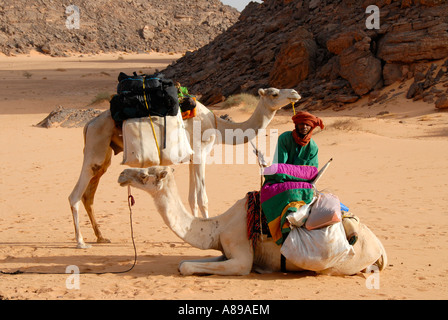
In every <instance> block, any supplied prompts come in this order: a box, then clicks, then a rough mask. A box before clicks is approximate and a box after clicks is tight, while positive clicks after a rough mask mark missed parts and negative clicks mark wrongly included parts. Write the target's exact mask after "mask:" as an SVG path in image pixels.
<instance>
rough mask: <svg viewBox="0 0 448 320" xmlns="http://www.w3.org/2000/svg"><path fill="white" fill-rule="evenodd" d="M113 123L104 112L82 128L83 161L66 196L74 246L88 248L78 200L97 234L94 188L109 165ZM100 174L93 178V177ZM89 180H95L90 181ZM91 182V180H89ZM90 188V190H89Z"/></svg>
mask: <svg viewBox="0 0 448 320" xmlns="http://www.w3.org/2000/svg"><path fill="white" fill-rule="evenodd" d="M113 128H114V123H113V120H112V118H110V115H108V114H107V113H103V114H101V115H100V116H98V117H97V118H95V119H94V120H92V121H91V122H89V123H88V124H87V125H86V126H85V128H84V140H85V145H84V160H83V164H82V169H81V173H80V176H79V179H78V181H77V183H76V185H75V187H74V189H73V191H72V192H71V194H70V196H69V198H68V199H69V203H70V208H71V211H72V215H73V223H74V226H75V237H76V242H77V248H88V247H90V245H87V244H86V243H85V242H84V239H83V237H82V234H81V230H80V227H79V207H80V203H81V202H83V203H84V205H85V204H87V208H86V210H90V211H88V213H89V212H90V213H89V217H90V220H91V221H92V220H93V223H92V224H94V231H95V234H96V235H97V237H98V234H99V235H101V233H98V232H99V230H98V226H97V225H96V222H95V218H93V219H92V217H93V211H92V210H91V208H92V204H93V197H94V194H95V190H96V188H97V185H98V182H99V178H100V177H101V175H102V174H104V172H105V171H106V169H107V167H108V166H109V164H110V158H111V149H110V147H109V146H110V143H111V138H112V134H113V130H114V129H113ZM98 173H101V174H100V175H99V176H98V178H97V179H96V180H95V179H94V177H95V176H97V175H98ZM92 179H94V180H93V181H92ZM92 182H93V183H92ZM92 191H93V192H92ZM86 192H87V193H86Z"/></svg>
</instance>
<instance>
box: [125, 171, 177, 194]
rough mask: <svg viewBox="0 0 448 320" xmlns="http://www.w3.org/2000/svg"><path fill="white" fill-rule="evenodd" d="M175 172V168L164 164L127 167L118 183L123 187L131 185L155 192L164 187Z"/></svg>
mask: <svg viewBox="0 0 448 320" xmlns="http://www.w3.org/2000/svg"><path fill="white" fill-rule="evenodd" d="M173 172H174V169H173V168H170V167H163V166H154V167H149V168H130V169H125V170H123V171H122V172H121V174H120V176H119V177H118V183H119V184H120V186H122V187H126V186H131V187H135V188H138V189H141V190H145V191H147V192H149V193H151V194H154V193H155V192H157V191H159V190H161V189H162V187H163V183H164V182H165V181H167V177H168V176H170V175H172V174H173Z"/></svg>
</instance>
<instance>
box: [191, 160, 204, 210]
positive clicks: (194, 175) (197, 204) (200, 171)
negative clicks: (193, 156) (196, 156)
mask: <svg viewBox="0 0 448 320" xmlns="http://www.w3.org/2000/svg"><path fill="white" fill-rule="evenodd" d="M189 166H190V167H189V170H190V190H189V196H188V200H189V203H190V208H191V211H192V213H193V215H194V216H195V217H198V211H200V212H201V214H202V216H203V217H204V218H208V197H207V192H206V190H205V159H201V163H192V162H190V164H189Z"/></svg>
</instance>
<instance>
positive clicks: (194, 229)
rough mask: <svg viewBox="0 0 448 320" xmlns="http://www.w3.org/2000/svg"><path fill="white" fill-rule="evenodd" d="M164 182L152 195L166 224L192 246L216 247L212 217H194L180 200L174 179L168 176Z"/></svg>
mask: <svg viewBox="0 0 448 320" xmlns="http://www.w3.org/2000/svg"><path fill="white" fill-rule="evenodd" d="M164 183H166V186H164V187H163V188H162V190H161V191H160V192H158V193H157V195H156V196H154V201H155V204H156V206H157V209H158V211H159V213H160V215H161V216H162V218H163V220H164V222H165V223H166V225H167V226H168V227H169V228H170V229H171V230H172V231H173V232H174V233H175V234H176V235H177V236H178V237H179V238H181V239H182V240H184V241H185V242H187V243H188V244H190V245H192V246H193V247H196V248H200V249H218V244H217V241H215V239H217V237H215V236H214V234H213V230H216V228H215V227H214V223H213V219H201V218H195V217H194V216H193V215H192V214H191V213H190V212H188V211H187V209H186V208H185V206H184V205H183V203H182V201H181V200H180V197H179V194H178V192H177V186H176V183H175V181H174V179H173V178H172V177H169V178H168V179H167V181H166V182H164Z"/></svg>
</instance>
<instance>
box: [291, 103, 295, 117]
mask: <svg viewBox="0 0 448 320" xmlns="http://www.w3.org/2000/svg"><path fill="white" fill-rule="evenodd" d="M291 105H292V111H293V112H294V115H296V109H295V108H294V102H291Z"/></svg>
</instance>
